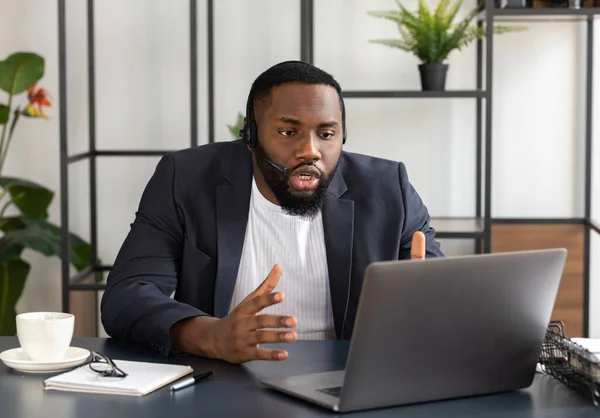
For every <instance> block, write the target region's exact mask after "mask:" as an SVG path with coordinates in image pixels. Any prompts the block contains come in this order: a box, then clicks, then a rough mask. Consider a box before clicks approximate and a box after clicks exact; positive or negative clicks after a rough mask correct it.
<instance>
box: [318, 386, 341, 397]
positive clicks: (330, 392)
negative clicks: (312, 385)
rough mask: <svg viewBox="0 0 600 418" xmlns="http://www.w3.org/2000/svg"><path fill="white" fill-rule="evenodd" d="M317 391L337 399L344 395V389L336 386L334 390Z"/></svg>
mask: <svg viewBox="0 0 600 418" xmlns="http://www.w3.org/2000/svg"><path fill="white" fill-rule="evenodd" d="M317 391H318V392H323V393H326V394H327V395H331V396H335V397H336V398H339V397H340V394H341V393H342V387H341V386H334V387H332V388H323V389H317Z"/></svg>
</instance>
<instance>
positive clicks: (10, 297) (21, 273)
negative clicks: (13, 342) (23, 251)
mask: <svg viewBox="0 0 600 418" xmlns="http://www.w3.org/2000/svg"><path fill="white" fill-rule="evenodd" d="M29 270H30V266H29V264H27V263H26V262H24V261H23V260H20V259H19V260H11V261H8V262H4V263H1V264H0V335H11V336H14V335H16V334H17V324H16V317H17V312H16V311H15V306H16V305H17V302H18V301H19V298H20V297H21V293H23V288H24V287H25V280H26V279H27V275H28V274H29Z"/></svg>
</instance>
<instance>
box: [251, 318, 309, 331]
mask: <svg viewBox="0 0 600 418" xmlns="http://www.w3.org/2000/svg"><path fill="white" fill-rule="evenodd" d="M297 325H298V321H297V320H296V318H294V317H293V316H280V315H255V316H250V317H248V318H246V319H245V320H244V322H243V323H242V324H241V327H242V329H243V330H244V331H245V332H248V331H256V330H259V329H263V328H295V327H296V326H297Z"/></svg>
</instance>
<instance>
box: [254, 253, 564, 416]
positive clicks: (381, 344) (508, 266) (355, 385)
mask: <svg viewBox="0 0 600 418" xmlns="http://www.w3.org/2000/svg"><path fill="white" fill-rule="evenodd" d="M566 255H567V251H566V250H565V249H563V248H558V249H547V250H531V251H519V252H506V253H491V254H478V255H466V256H451V257H445V258H432V259H426V260H401V261H383V262H374V263H372V264H370V265H369V266H368V267H367V268H366V269H365V277H364V282H363V287H362V290H361V295H360V300H359V304H358V311H357V317H356V321H355V324H354V331H353V335H352V339H351V341H350V348H349V352H348V357H347V361H346V366H345V369H344V370H338V371H332V372H325V373H311V374H305V375H299V376H290V377H285V378H277V379H266V380H263V381H262V383H263V384H264V385H266V386H267V387H269V388H272V389H275V390H278V391H281V392H283V393H286V394H289V395H293V396H296V397H298V398H301V399H304V400H306V401H309V402H313V403H315V404H317V405H320V406H323V407H325V408H328V409H331V410H333V411H340V412H348V411H357V410H364V409H372V408H381V407H389V406H399V405H407V404H414V403H422V402H430V401H438V400H444V399H452V398H460V397H468V396H475V395H484V394H492V393H499V392H507V391H515V390H519V389H523V388H527V387H529V386H530V385H531V383H532V381H533V378H534V376H535V371H536V365H537V362H538V359H539V355H540V350H541V347H542V343H543V341H544V338H545V333H546V329H547V327H548V325H549V322H550V320H551V315H552V310H553V307H554V303H555V299H556V295H557V293H558V287H559V283H560V280H561V277H562V273H563V268H564V265H565V260H566Z"/></svg>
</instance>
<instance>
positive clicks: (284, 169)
mask: <svg viewBox="0 0 600 418" xmlns="http://www.w3.org/2000/svg"><path fill="white" fill-rule="evenodd" d="M252 151H254V155H257V156H259V157H260V158H262V159H263V160H265V161H266V162H268V163H269V164H271V166H272V167H274V168H275V169H276V170H277V171H279V172H281V173H283V174H285V173H287V171H288V169H287V168H285V167H284V166H282V165H281V164H277V163H276V162H274V161H271V160H270V159H269V158H267V156H266V155H263V154H262V153H260V152H258V150H257V149H256V148H255V147H252Z"/></svg>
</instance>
